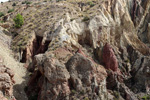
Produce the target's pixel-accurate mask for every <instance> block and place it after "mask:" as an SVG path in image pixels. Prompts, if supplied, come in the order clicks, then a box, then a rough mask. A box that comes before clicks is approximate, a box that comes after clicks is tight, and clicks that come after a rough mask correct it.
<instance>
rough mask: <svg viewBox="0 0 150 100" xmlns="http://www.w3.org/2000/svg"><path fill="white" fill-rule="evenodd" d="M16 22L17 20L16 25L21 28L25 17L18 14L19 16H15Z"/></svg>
mask: <svg viewBox="0 0 150 100" xmlns="http://www.w3.org/2000/svg"><path fill="white" fill-rule="evenodd" d="M14 22H15V27H16V28H20V27H21V26H22V25H23V23H24V19H23V17H22V15H20V14H17V16H16V17H15V18H14Z"/></svg>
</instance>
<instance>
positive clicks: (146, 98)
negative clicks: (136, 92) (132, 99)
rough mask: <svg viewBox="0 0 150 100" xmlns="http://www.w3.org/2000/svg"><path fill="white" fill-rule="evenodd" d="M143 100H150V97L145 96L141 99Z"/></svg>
mask: <svg viewBox="0 0 150 100" xmlns="http://www.w3.org/2000/svg"><path fill="white" fill-rule="evenodd" d="M141 99H142V100H150V95H145V96H143V97H142V98H141Z"/></svg>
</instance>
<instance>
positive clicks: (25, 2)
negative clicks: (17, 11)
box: [22, 1, 32, 5]
mask: <svg viewBox="0 0 150 100" xmlns="http://www.w3.org/2000/svg"><path fill="white" fill-rule="evenodd" d="M31 3H32V2H30V1H24V2H22V4H26V5H29V4H31Z"/></svg>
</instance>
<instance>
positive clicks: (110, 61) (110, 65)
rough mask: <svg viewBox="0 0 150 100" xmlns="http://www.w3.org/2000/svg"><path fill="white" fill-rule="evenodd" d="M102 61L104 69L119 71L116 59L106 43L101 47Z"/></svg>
mask: <svg viewBox="0 0 150 100" xmlns="http://www.w3.org/2000/svg"><path fill="white" fill-rule="evenodd" d="M103 63H104V66H105V68H106V69H108V70H112V71H114V72H120V70H119V69H118V60H117V58H116V56H115V54H114V51H113V49H112V48H111V46H110V45H109V44H108V43H106V44H105V46H104V48H103Z"/></svg>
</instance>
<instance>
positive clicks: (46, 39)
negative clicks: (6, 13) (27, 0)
mask: <svg viewBox="0 0 150 100" xmlns="http://www.w3.org/2000/svg"><path fill="white" fill-rule="evenodd" d="M33 2H35V3H32V4H31V5H30V6H29V5H28V6H27V5H26V6H21V5H19V4H18V6H19V8H20V9H19V8H18V9H17V8H16V9H15V12H14V13H13V14H12V16H10V20H7V21H6V22H8V23H9V22H10V23H12V22H11V19H12V18H13V17H14V16H15V14H17V12H22V15H23V16H24V17H25V22H26V23H25V24H24V25H23V26H22V27H21V28H20V29H14V27H10V26H9V27H10V29H11V30H12V31H14V32H16V33H18V34H17V36H14V38H13V41H12V49H13V50H14V51H15V53H16V52H17V53H18V56H17V57H18V60H19V61H20V62H22V63H26V64H25V67H27V68H28V70H29V71H30V72H31V73H32V75H31V79H30V81H29V83H28V88H27V91H26V92H27V94H28V96H29V99H30V98H36V99H38V100H61V99H64V100H74V99H77V100H78V99H79V100H82V99H83V100H84V99H85V100H88V99H91V100H106V99H109V95H114V96H112V97H113V99H116V98H118V99H124V100H137V99H138V98H137V97H139V96H140V95H139V94H140V93H143V94H145V95H146V94H147V93H149V92H150V78H149V76H150V65H149V62H150V57H149V56H150V48H149V47H150V40H149V39H150V31H149V30H150V24H149V23H150V14H149V13H148V12H149V11H150V1H149V0H99V1H96V0H93V1H90V2H87V1H80V2H79V1H76V2H75V1H73V0H70V1H69V2H68V0H58V1H57V2H54V1H53V0H52V1H44V2H43V1H42V0H41V1H34V0H33ZM45 2H48V3H45ZM33 12H34V13H33ZM5 24H6V23H5ZM5 24H3V26H4V25H5ZM10 25H11V24H10ZM0 39H1V38H0ZM2 39H3V38H2ZM107 89H108V90H109V91H108V90H107ZM115 91H117V92H118V95H117V94H113V93H114V92H115ZM116 95H117V96H118V97H117V96H116ZM119 97H120V98H119Z"/></svg>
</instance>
